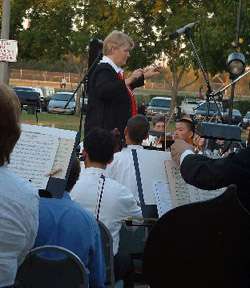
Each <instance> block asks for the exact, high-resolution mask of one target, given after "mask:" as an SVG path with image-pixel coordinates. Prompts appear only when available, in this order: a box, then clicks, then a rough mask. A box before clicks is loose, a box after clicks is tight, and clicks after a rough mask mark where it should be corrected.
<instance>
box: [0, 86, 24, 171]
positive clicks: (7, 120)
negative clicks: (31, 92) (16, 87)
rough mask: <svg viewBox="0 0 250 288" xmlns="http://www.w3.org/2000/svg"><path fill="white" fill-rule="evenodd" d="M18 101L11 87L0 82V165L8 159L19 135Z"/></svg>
mask: <svg viewBox="0 0 250 288" xmlns="http://www.w3.org/2000/svg"><path fill="white" fill-rule="evenodd" d="M19 117H20V103H19V100H18V98H17V96H16V94H15V93H14V91H13V90H12V89H10V88H9V87H8V86H6V85H4V84H0V131H1V133H0V166H3V165H4V164H5V163H6V162H7V163H9V161H10V154H11V152H12V150H13V149H14V147H15V145H16V142H17V140H18V139H19V137H20V134H21V130H20V126H19Z"/></svg>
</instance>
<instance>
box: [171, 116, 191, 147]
mask: <svg viewBox="0 0 250 288" xmlns="http://www.w3.org/2000/svg"><path fill="white" fill-rule="evenodd" d="M194 133H195V126H194V123H193V122H192V120H191V119H190V118H184V117H183V118H181V119H180V120H178V121H177V122H176V125H175V133H174V139H181V140H184V141H186V142H187V143H189V144H191V145H193V138H194Z"/></svg>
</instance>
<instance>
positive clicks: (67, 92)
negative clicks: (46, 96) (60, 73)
mask: <svg viewBox="0 0 250 288" xmlns="http://www.w3.org/2000/svg"><path fill="white" fill-rule="evenodd" d="M55 94H69V95H72V94H73V92H69V91H64V92H62V91H60V92H56V93H55Z"/></svg>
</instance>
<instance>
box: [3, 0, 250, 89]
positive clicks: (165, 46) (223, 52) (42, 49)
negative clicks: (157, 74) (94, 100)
mask: <svg viewBox="0 0 250 288" xmlns="http://www.w3.org/2000/svg"><path fill="white" fill-rule="evenodd" d="M238 2H239V1H238V0H220V1H217V0H209V1H208V0H207V1H201V0H180V1H175V0H168V1H166V0H148V1H145V0H102V1H100V0H88V1H82V0H11V5H12V11H11V38H14V39H17V40H18V41H19V58H20V59H21V60H29V61H30V60H34V61H38V60H39V61H44V62H47V63H54V62H56V61H58V60H63V59H66V60H67V59H68V58H71V59H77V61H78V62H77V63H80V62H82V61H83V58H84V57H86V56H87V49H88V43H89V41H90V39H91V38H93V37H97V38H100V39H104V38H105V36H106V35H107V34H108V33H110V32H111V31H112V30H114V29H118V30H122V31H124V32H126V33H128V34H129V35H130V36H131V37H132V38H133V39H134V41H135V49H134V50H133V52H132V54H131V58H130V60H129V63H128V66H129V68H130V69H134V68H138V67H145V66H147V65H148V64H151V63H153V62H154V61H155V60H159V59H163V58H164V59H165V63H166V64H167V66H168V68H169V69H170V73H171V77H170V78H169V79H170V80H171V81H170V83H171V85H172V89H173V91H175V92H176V91H177V92H178V89H179V88H180V83H181V78H182V76H183V73H184V71H188V70H189V69H190V68H192V67H194V68H195V69H197V64H196V61H195V60H194V57H193V54H192V50H191V47H190V44H189V43H188V41H187V39H186V38H185V37H179V38H178V39H177V40H174V41H170V40H169V34H170V33H172V32H173V31H175V30H176V29H178V28H179V27H182V26H183V25H185V24H187V23H189V22H194V21H199V24H198V25H197V27H196V28H193V32H194V36H195V42H196V44H197V46H198V49H199V53H200V55H201V56H202V58H203V59H204V60H205V63H206V67H207V69H208V71H209V72H211V73H212V74H215V73H217V72H220V71H223V70H225V68H226V67H225V63H226V58H227V55H228V54H229V53H230V52H232V51H233V50H234V48H233V47H232V45H231V43H232V42H233V41H234V40H235V30H236V28H235V27H236V15H237V7H238ZM242 2H243V9H242V22H241V27H240V36H241V37H242V39H243V40H244V41H243V43H242V44H241V45H240V47H239V48H238V49H240V50H241V51H242V52H243V53H244V54H245V55H246V56H247V59H248V58H249V53H250V51H249V50H250V46H249V44H250V40H249V39H250V38H249V34H250V26H249V25H248V23H249V20H250V19H249V18H250V5H249V4H248V2H249V1H242ZM0 6H1V5H0ZM0 8H1V7H0ZM24 18H28V19H29V20H30V27H29V28H28V29H27V30H24V29H23V27H22V22H23V19H24ZM68 55H70V57H68ZM66 56H67V57H68V58H67V57H66ZM74 57H75V58H74ZM72 61H73V60H72ZM72 61H71V62H72ZM74 61H75V60H74ZM190 80H192V79H190Z"/></svg>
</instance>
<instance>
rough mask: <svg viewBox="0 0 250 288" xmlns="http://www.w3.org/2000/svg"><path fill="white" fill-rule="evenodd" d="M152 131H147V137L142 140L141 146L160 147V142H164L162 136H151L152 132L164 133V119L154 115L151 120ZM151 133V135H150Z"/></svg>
mask: <svg viewBox="0 0 250 288" xmlns="http://www.w3.org/2000/svg"><path fill="white" fill-rule="evenodd" d="M152 123H153V129H152V131H149V136H148V138H147V139H145V140H143V142H142V145H143V146H153V147H159V148H161V147H162V141H164V139H163V138H164V136H162V135H158V136H156V135H152V134H155V133H154V132H159V134H160V133H164V132H165V117H164V116H162V115H156V116H154V117H153V118H152ZM151 132H152V133H151Z"/></svg>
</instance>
